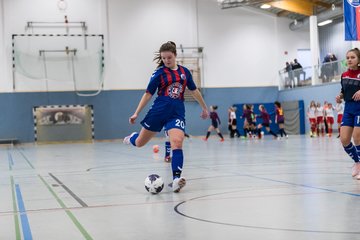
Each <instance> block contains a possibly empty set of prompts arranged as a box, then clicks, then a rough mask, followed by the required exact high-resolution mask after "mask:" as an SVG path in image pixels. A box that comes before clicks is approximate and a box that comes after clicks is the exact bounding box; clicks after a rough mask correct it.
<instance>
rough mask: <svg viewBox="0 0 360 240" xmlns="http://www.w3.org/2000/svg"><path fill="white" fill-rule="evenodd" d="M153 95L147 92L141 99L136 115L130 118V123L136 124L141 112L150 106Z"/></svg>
mask: <svg viewBox="0 0 360 240" xmlns="http://www.w3.org/2000/svg"><path fill="white" fill-rule="evenodd" d="M151 97H152V95H151V94H150V93H148V92H145V93H144V95H143V96H142V97H141V100H140V102H139V105H138V106H137V108H136V110H135V112H134V114H133V115H132V116H131V117H130V118H129V123H131V124H134V123H135V120H136V118H137V117H138V115H139V113H140V112H141V110H143V109H144V107H145V106H146V105H147V104H148V102H149V101H150V99H151Z"/></svg>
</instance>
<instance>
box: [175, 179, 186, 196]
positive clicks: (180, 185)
mask: <svg viewBox="0 0 360 240" xmlns="http://www.w3.org/2000/svg"><path fill="white" fill-rule="evenodd" d="M185 185H186V180H185V178H183V177H180V178H175V179H174V181H173V183H172V188H173V192H175V193H178V192H180V190H181V189H182V188H183V187H185Z"/></svg>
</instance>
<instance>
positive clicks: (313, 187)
mask: <svg viewBox="0 0 360 240" xmlns="http://www.w3.org/2000/svg"><path fill="white" fill-rule="evenodd" d="M209 169H210V168H209ZM211 170H214V169H211ZM228 173H231V174H234V175H236V176H243V177H250V178H256V179H261V180H264V181H269V182H276V183H283V184H287V185H291V186H296V187H303V188H310V189H317V190H322V191H326V192H332V193H339V194H344V195H349V196H353V197H360V193H352V192H341V191H337V190H334V189H329V188H322V187H315V186H311V185H307V184H300V183H293V182H287V181H282V180H276V179H272V178H266V177H258V176H254V175H251V174H241V173H237V172H228Z"/></svg>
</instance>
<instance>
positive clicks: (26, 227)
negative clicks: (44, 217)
mask: <svg viewBox="0 0 360 240" xmlns="http://www.w3.org/2000/svg"><path fill="white" fill-rule="evenodd" d="M15 188H16V198H17V203H18V208H19V212H20V219H21V226H22V232H23V236H24V240H32V239H33V238H32V235H31V230H30V224H29V220H28V217H27V215H26V210H25V205H24V201H23V198H22V196H21V191H20V186H19V184H15Z"/></svg>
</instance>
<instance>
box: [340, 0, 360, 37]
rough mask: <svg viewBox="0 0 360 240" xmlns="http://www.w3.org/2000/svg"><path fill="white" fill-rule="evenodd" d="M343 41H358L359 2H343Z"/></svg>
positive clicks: (359, 25)
mask: <svg viewBox="0 0 360 240" xmlns="http://www.w3.org/2000/svg"><path fill="white" fill-rule="evenodd" d="M344 24H345V40H346V41H359V40H360V0H344Z"/></svg>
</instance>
